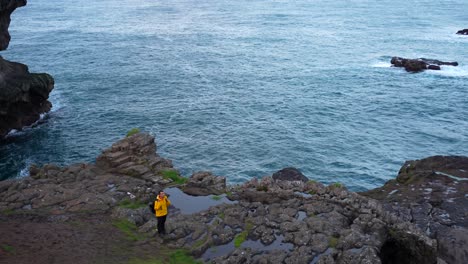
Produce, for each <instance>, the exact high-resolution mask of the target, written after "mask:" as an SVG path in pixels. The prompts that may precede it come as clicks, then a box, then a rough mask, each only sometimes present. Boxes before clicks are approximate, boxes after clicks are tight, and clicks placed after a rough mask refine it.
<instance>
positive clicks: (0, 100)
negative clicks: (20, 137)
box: [0, 0, 54, 139]
mask: <svg viewBox="0 0 468 264" xmlns="http://www.w3.org/2000/svg"><path fill="white" fill-rule="evenodd" d="M24 5H26V0H0V50H5V49H7V48H8V44H9V43H10V34H9V32H8V27H9V25H10V20H11V19H10V15H11V13H12V12H13V11H14V10H15V9H16V8H18V7H21V6H24ZM0 77H1V78H0V139H2V138H4V137H5V136H6V135H7V134H8V133H9V132H10V131H11V130H13V129H16V130H21V129H22V128H23V127H25V126H29V125H31V124H33V123H34V122H36V121H37V120H39V118H40V115H41V114H43V113H46V112H48V111H50V109H51V108H52V104H51V103H50V102H49V101H48V98H49V93H50V92H51V91H52V89H53V87H54V79H53V78H52V76H50V75H49V74H47V73H30V72H29V70H28V66H26V65H24V64H21V63H18V62H11V61H8V60H5V59H3V57H1V56H0Z"/></svg>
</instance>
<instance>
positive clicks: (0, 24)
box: [0, 0, 27, 50]
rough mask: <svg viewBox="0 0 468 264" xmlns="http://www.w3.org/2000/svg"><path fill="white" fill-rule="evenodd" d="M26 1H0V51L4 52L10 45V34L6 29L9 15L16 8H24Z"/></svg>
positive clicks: (8, 24) (8, 23)
mask: <svg viewBox="0 0 468 264" xmlns="http://www.w3.org/2000/svg"><path fill="white" fill-rule="evenodd" d="M26 2H27V1H26V0H1V1H0V50H6V49H7V48H8V44H9V43H10V38H11V37H10V33H9V32H8V27H9V26H10V21H11V18H10V16H11V13H13V11H15V9H16V8H18V7H21V6H25V5H26Z"/></svg>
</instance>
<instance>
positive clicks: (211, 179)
mask: <svg viewBox="0 0 468 264" xmlns="http://www.w3.org/2000/svg"><path fill="white" fill-rule="evenodd" d="M183 191H184V192H185V193H187V194H190V195H195V196H199V195H209V194H222V193H224V192H226V177H219V176H215V175H213V174H212V173H211V172H205V171H202V172H196V173H194V174H192V176H190V178H189V180H188V182H187V184H186V185H185V186H184V188H183Z"/></svg>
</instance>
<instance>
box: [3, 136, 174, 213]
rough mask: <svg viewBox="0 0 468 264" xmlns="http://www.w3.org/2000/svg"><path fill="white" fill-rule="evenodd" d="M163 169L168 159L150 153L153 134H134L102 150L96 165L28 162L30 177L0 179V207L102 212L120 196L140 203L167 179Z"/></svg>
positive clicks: (147, 200)
mask: <svg viewBox="0 0 468 264" xmlns="http://www.w3.org/2000/svg"><path fill="white" fill-rule="evenodd" d="M165 170H173V168H172V163H171V162H170V161H169V160H166V159H163V158H160V157H159V156H158V155H157V154H156V144H155V142H154V137H152V136H150V135H148V134H143V133H138V134H135V135H133V136H130V137H127V138H125V139H123V140H120V141H118V142H117V143H115V144H114V145H112V147H111V148H109V149H107V150H104V151H103V154H101V155H100V156H99V157H98V161H97V163H96V165H94V164H85V163H79V164H73V165H70V166H67V167H59V166H56V165H53V164H49V165H45V166H43V167H41V168H38V167H36V166H32V167H31V169H30V175H31V177H28V178H25V179H22V180H19V181H16V180H7V181H2V182H0V211H8V210H18V209H20V210H25V211H30V210H42V211H46V212H49V213H53V214H65V213H74V212H80V211H87V212H102V213H105V212H109V210H111V209H112V208H114V207H115V206H116V205H118V204H119V203H120V202H122V201H123V200H130V201H131V200H133V201H140V202H141V203H146V202H149V201H151V200H152V199H154V197H155V193H157V191H158V190H160V189H161V188H163V186H165V185H167V184H169V183H171V182H172V181H171V180H170V179H164V177H163V176H162V175H161V173H162V172H163V171H165ZM145 209H146V208H145ZM149 216H151V215H149ZM149 216H148V215H147V217H149ZM140 220H141V221H143V220H142V219H140ZM140 220H139V221H140Z"/></svg>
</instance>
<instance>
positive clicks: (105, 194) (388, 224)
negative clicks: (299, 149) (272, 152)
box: [0, 133, 468, 263]
mask: <svg viewBox="0 0 468 264" xmlns="http://www.w3.org/2000/svg"><path fill="white" fill-rule="evenodd" d="M451 159H452V158H446V159H442V160H440V161H438V163H435V162H433V163H431V164H432V165H434V164H435V165H434V166H436V165H437V166H436V168H437V169H430V170H429V169H427V168H428V167H427V166H426V165H424V164H425V163H414V165H413V163H411V162H410V163H408V164H411V165H405V166H404V167H403V169H402V172H400V175H399V177H398V178H397V180H395V181H391V182H390V183H387V184H386V185H385V186H384V187H382V188H383V189H382V190H385V191H381V189H377V190H374V191H373V192H372V191H371V192H368V193H364V195H360V194H357V193H354V192H350V191H348V190H346V188H345V187H344V186H343V185H341V184H332V185H330V186H324V185H323V184H321V183H318V182H315V181H312V180H308V179H307V178H306V177H304V175H302V173H300V172H299V171H298V170H297V169H294V168H286V169H283V170H281V171H279V172H276V173H274V174H273V175H272V176H266V177H263V178H262V179H252V180H251V181H248V182H246V183H244V184H242V185H236V186H227V185H226V179H225V178H224V177H218V176H215V175H212V174H211V173H209V172H200V173H194V174H193V175H192V177H190V178H189V179H185V178H182V177H180V176H179V174H178V172H177V170H175V169H174V168H173V167H172V163H171V162H170V161H169V160H167V159H164V158H161V157H160V156H159V155H158V154H156V144H155V142H154V137H152V136H150V135H148V134H144V133H137V134H135V135H132V136H129V137H127V138H125V139H123V140H121V141H119V142H117V143H115V144H114V145H112V147H111V148H109V149H107V150H104V151H103V153H102V154H101V155H100V156H99V157H98V158H97V161H96V163H95V164H84V163H83V164H74V165H70V166H67V167H59V166H55V165H45V166H43V167H40V168H39V167H36V166H32V167H31V169H30V174H31V176H30V177H27V178H24V179H20V180H7V181H3V182H0V212H2V213H1V214H0V232H1V233H2V234H5V235H4V236H1V237H0V245H2V247H3V251H5V249H11V248H14V249H15V251H14V254H13V253H11V252H6V253H5V252H4V253H5V254H2V255H1V256H0V262H1V261H6V262H7V263H8V262H9V261H11V262H12V263H13V262H15V263H20V262H22V261H23V262H25V263H27V261H28V260H35V263H50V262H51V259H53V260H54V261H61V262H62V263H67V262H73V263H89V262H90V261H91V262H93V261H99V260H101V261H102V258H108V261H109V263H110V260H111V259H112V263H128V261H129V260H130V257H131V256H139V257H140V258H141V256H144V258H145V259H148V258H150V259H156V260H158V261H162V262H164V261H165V260H164V258H163V257H161V256H162V255H161V254H163V255H164V252H170V251H171V250H183V252H186V253H187V254H189V255H191V256H192V257H193V258H195V259H198V260H200V261H203V262H209V263H444V260H445V261H447V263H465V262H464V260H465V259H464V258H463V256H462V254H461V253H462V252H464V251H465V250H466V249H465V248H466V247H462V245H461V244H460V246H459V247H457V248H448V247H450V245H452V247H453V245H454V244H453V243H462V242H463V241H464V240H456V239H457V236H463V234H466V233H464V232H466V231H465V230H466V229H465V227H466V224H467V223H466V222H467V221H466V220H464V219H465V218H464V217H465V215H464V214H466V213H465V210H464V209H463V208H466V205H465V204H458V203H459V202H463V203H466V197H464V196H460V195H461V194H460V195H459V196H457V194H456V191H458V190H466V189H463V188H465V187H462V186H465V185H464V184H465V183H466V182H464V181H461V180H458V179H463V178H464V177H466V176H464V175H461V174H460V172H462V171H465V172H466V171H468V168H467V170H465V169H464V167H463V169H460V168H459V167H457V166H458V165H457V166H455V165H456V164H465V165H466V163H465V160H462V161H460V163H457V162H455V161H453V162H452V160H451ZM454 159H457V160H458V159H459V158H458V157H455V158H454ZM447 164H452V165H453V166H452V165H447ZM454 164H455V165H454ZM432 165H431V166H432ZM465 165H463V166H465ZM413 166H414V167H413ZM444 166H445V167H444ZM431 168H432V167H431ZM444 168H445V169H444ZM456 170H458V171H457V173H455V171H456ZM423 171H424V172H426V171H431V172H433V174H434V173H435V175H436V176H434V175H433V176H431V177H439V176H440V177H441V178H437V179H438V180H433V179H431V178H426V177H424V176H421V175H422V173H423ZM445 174H447V175H450V176H446V175H445ZM405 175H407V176H408V175H409V177H407V176H405ZM431 175H432V174H431ZM453 177H455V178H453ZM456 179H457V180H456ZM452 180H453V181H452ZM455 182H458V183H455ZM392 184H394V187H395V188H394V189H391V188H390V187H391V186H393V185H392ZM425 184H427V186H426V185H425ZM428 186H430V187H428ZM178 188H180V189H183V190H184V189H185V190H186V191H188V192H189V193H191V194H192V195H208V196H192V195H188V194H184V193H182V192H181V191H180V189H178ZM413 188H414V189H415V190H419V189H420V188H421V190H420V192H421V193H420V195H423V194H424V195H426V196H427V195H429V194H428V192H429V191H428V190H426V189H428V188H431V192H430V194H433V195H432V196H430V197H436V196H434V195H435V194H438V195H439V196H437V197H439V198H440V199H439V198H438V199H435V198H427V199H426V196H421V197H419V196H418V194H416V193H417V191H413V193H411V191H412V189H413ZM460 188H462V189H460ZM160 189H166V190H167V192H168V193H169V194H171V196H170V199H171V200H172V202H173V207H171V208H170V215H169V218H168V222H167V231H168V235H167V236H164V237H159V236H158V235H157V234H156V225H157V223H156V219H155V217H154V216H153V215H152V214H151V213H150V212H149V210H148V208H147V203H148V202H150V201H151V200H152V199H154V197H155V195H156V193H157V191H158V190H160ZM395 190H397V191H395ZM405 190H407V192H408V195H407V194H406V192H405ZM374 193H376V194H378V195H373V194H374ZM214 194H216V195H214ZM410 194H413V196H410ZM370 196H372V197H375V198H376V199H377V200H376V199H373V198H370ZM388 197H390V198H393V197H400V198H399V199H400V200H398V201H401V202H398V203H397V204H395V201H394V200H392V201H391V202H390V200H385V199H387V198H388ZM384 198H385V199H384ZM452 198H453V199H452ZM405 199H406V200H405ZM441 199H442V200H441ZM450 199H452V200H453V201H452V200H450ZM463 199H464V200H463ZM378 200H381V201H382V202H379V201H378ZM461 200H463V201H461ZM454 205H457V206H464V207H453V208H458V210H455V209H453V210H452V209H451V208H452V206H454ZM445 214H449V215H450V216H448V217H447V216H445ZM425 216H426V217H427V218H429V219H424V217H425ZM116 221H117V223H120V224H121V223H122V221H124V223H126V224H125V225H126V226H131V227H132V228H131V229H130V230H128V228H127V229H125V230H122V229H121V228H118V227H119V226H120V224H115V223H116ZM424 221H426V222H424ZM427 223H430V224H429V226H430V232H427V226H428V225H427ZM421 225H422V226H423V228H421ZM418 226H419V228H418ZM437 228H439V229H437ZM119 229H120V230H121V231H123V233H122V232H119ZM76 230H79V232H78V231H76ZM41 232H42V233H41ZM44 232H46V233H47V234H49V235H48V236H46V237H47V239H45V238H43V237H44V234H43V233H44ZM49 232H50V233H49ZM431 232H436V233H437V232H444V234H440V235H434V233H431ZM50 234H54V235H53V236H52V235H50ZM119 234H126V235H128V236H130V238H131V239H132V240H131V241H133V242H129V241H128V240H122V239H120V240H119V238H118V236H119ZM31 237H33V238H34V239H31ZM140 237H143V238H140ZM454 238H455V240H453V239H454ZM444 239H446V240H444ZM437 240H439V243H437ZM73 241H75V242H73ZM83 241H85V243H84V244H85V245H83ZM103 241H104V242H103ZM453 241H455V242H453ZM129 243H130V244H129ZM444 243H445V244H444ZM450 243H452V244H450ZM5 245H7V246H5ZM87 245H90V246H87ZM93 245H99V248H101V251H98V252H96V246H93ZM123 245H125V248H126V250H124V251H122V250H118V251H112V250H111V249H110V248H122V247H123ZM77 247H80V248H81V250H80V251H76V248H77ZM130 249H131V250H130ZM133 249H135V250H133ZM0 251H2V248H0ZM10 251H11V250H10ZM90 252H91V253H90ZM116 256H120V257H116ZM465 256H466V254H465ZM460 261H461V262H460ZM102 263H108V262H106V261H104V262H102Z"/></svg>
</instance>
